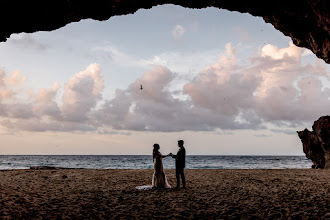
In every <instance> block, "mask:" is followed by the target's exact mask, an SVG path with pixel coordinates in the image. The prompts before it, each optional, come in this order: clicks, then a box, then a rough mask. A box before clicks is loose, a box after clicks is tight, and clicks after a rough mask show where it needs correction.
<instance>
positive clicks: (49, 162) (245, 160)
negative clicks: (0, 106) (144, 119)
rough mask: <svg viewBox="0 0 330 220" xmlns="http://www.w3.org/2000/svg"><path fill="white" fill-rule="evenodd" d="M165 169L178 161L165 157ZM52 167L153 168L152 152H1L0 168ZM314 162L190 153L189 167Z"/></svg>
mask: <svg viewBox="0 0 330 220" xmlns="http://www.w3.org/2000/svg"><path fill="white" fill-rule="evenodd" d="M163 165H164V168H165V169H174V168H175V160H174V159H173V158H171V157H167V158H164V159H163ZM31 166H53V167H64V168H85V169H153V162H152V156H151V155H0V170H8V169H29V168H30V167H31ZM311 166H312V162H311V161H310V160H308V159H307V158H306V157H305V156H215V155H212V156H204V155H203V156H201V155H188V156H187V158H186V168H187V169H304V168H310V167H311Z"/></svg>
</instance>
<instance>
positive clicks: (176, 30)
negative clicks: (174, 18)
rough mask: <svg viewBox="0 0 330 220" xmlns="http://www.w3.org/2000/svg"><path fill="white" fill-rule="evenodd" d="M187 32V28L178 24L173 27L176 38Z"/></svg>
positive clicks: (173, 34)
mask: <svg viewBox="0 0 330 220" xmlns="http://www.w3.org/2000/svg"><path fill="white" fill-rule="evenodd" d="M184 33H185V29H184V28H183V27H182V26H181V25H179V24H177V25H176V26H175V27H174V28H173V29H172V36H173V37H174V38H175V39H178V38H181V37H182V36H183V35H184Z"/></svg>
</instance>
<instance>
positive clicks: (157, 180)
mask: <svg viewBox="0 0 330 220" xmlns="http://www.w3.org/2000/svg"><path fill="white" fill-rule="evenodd" d="M159 148H160V147H159V145H158V144H154V150H153V152H152V161H153V162H154V169H155V170H154V174H153V176H152V187H155V188H171V186H170V184H168V182H167V178H166V175H165V173H164V169H163V161H162V160H163V158H164V157H167V156H169V155H162V154H161V153H160V152H159Z"/></svg>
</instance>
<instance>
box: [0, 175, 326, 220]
mask: <svg viewBox="0 0 330 220" xmlns="http://www.w3.org/2000/svg"><path fill="white" fill-rule="evenodd" d="M165 172H166V174H167V176H168V179H169V183H170V184H171V185H172V186H174V185H175V173H174V170H166V171H165ZM152 173H153V171H152V170H95V169H92V170H89V169H79V170H78V169H59V170H12V171H0V179H1V181H0V218H1V219H12V218H15V219H17V218H24V219H25V218H34V219H47V218H49V219H57V218H60V219H61V218H76V219H77V218H79V219H100V218H101V219H102V218H103V219H151V218H152V219H154V218H160V219H177V218H180V219H182V218H183V219H228V218H235V219H237V218H238V219H239V218H242V219H249V218H261V219H269V218H273V219H278V218H283V219H287V218H289V217H292V218H303V219H304V218H311V219H315V218H316V219H320V218H321V219H322V218H324V219H325V218H330V208H329V207H330V194H329V190H330V171H326V170H312V169H306V170H186V179H187V188H186V189H152V190H136V189H135V187H136V186H139V185H150V184H151V176H152Z"/></svg>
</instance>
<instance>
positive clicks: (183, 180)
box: [175, 167, 186, 187]
mask: <svg viewBox="0 0 330 220" xmlns="http://www.w3.org/2000/svg"><path fill="white" fill-rule="evenodd" d="M183 170H184V168H183V167H180V168H176V169H175V171H176V187H180V176H181V179H182V186H183V187H186V178H185V177H184V172H183Z"/></svg>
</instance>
